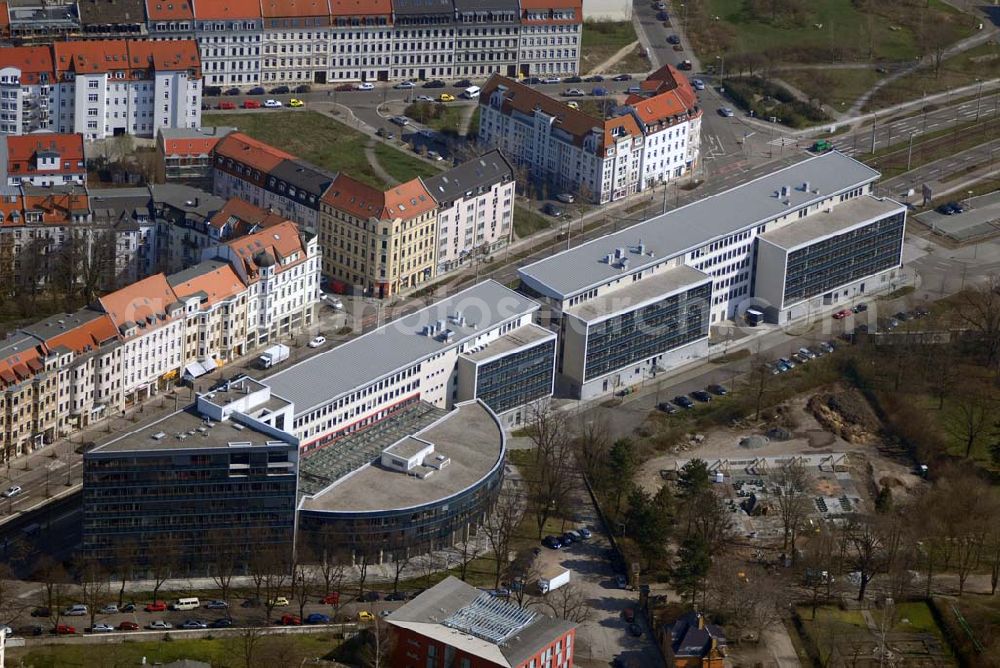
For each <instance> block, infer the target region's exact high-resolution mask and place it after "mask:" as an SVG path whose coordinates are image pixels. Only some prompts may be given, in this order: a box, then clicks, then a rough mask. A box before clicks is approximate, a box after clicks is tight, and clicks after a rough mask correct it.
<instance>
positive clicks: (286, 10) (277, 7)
mask: <svg viewBox="0 0 1000 668" xmlns="http://www.w3.org/2000/svg"><path fill="white" fill-rule="evenodd" d="M260 4H261V10H262V12H263V14H264V18H268V19H280V18H299V17H303V16H322V17H326V18H329V16H330V5H329V4H328V2H327V0H261V3H260Z"/></svg>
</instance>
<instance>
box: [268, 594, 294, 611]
mask: <svg viewBox="0 0 1000 668" xmlns="http://www.w3.org/2000/svg"><path fill="white" fill-rule="evenodd" d="M269 603H270V604H271V606H272V607H274V608H284V607H287V606H288V605H290V604H289V603H288V599H287V598H285V597H284V596H277V597H275V598H274V599H273V600H271V601H269Z"/></svg>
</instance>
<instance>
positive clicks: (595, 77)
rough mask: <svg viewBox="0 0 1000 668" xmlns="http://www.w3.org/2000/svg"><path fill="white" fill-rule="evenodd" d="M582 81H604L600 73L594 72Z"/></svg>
mask: <svg viewBox="0 0 1000 668" xmlns="http://www.w3.org/2000/svg"><path fill="white" fill-rule="evenodd" d="M584 81H586V82H587V83H598V82H601V81H604V77H602V76H601V75H600V74H594V75H592V76H589V77H587V78H586V79H584Z"/></svg>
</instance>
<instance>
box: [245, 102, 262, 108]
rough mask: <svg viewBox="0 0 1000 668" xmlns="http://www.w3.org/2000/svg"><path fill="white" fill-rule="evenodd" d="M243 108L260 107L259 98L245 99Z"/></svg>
mask: <svg viewBox="0 0 1000 668" xmlns="http://www.w3.org/2000/svg"><path fill="white" fill-rule="evenodd" d="M243 108H244V109H260V102H258V101H257V100H244V101H243Z"/></svg>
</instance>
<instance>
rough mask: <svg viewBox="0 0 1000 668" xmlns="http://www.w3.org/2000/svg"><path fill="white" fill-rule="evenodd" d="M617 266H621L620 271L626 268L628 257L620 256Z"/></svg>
mask: <svg viewBox="0 0 1000 668" xmlns="http://www.w3.org/2000/svg"><path fill="white" fill-rule="evenodd" d="M618 266H619V267H621V269H622V271H624V270H626V269H628V258H627V257H624V258H622V261H621V262H619V263H618Z"/></svg>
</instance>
